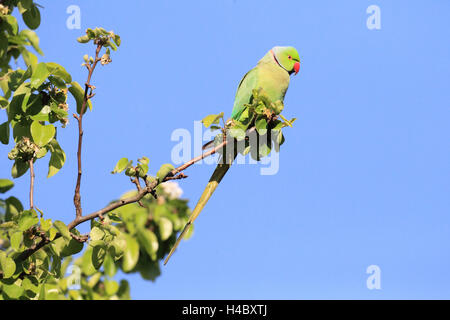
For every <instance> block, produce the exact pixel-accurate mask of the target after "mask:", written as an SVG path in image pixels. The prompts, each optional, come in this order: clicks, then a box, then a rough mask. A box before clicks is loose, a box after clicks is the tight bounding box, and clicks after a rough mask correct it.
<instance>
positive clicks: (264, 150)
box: [259, 143, 270, 158]
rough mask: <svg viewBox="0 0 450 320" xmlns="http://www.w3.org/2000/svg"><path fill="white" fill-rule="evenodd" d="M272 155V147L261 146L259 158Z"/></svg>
mask: <svg viewBox="0 0 450 320" xmlns="http://www.w3.org/2000/svg"><path fill="white" fill-rule="evenodd" d="M269 153H270V146H269V145H267V144H265V143H264V144H262V145H261V146H259V157H260V158H263V157H266V156H268V155H269Z"/></svg>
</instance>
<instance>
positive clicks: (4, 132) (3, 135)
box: [0, 121, 9, 144]
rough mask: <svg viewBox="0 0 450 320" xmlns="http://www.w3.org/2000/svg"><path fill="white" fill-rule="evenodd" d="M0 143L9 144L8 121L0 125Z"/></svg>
mask: <svg viewBox="0 0 450 320" xmlns="http://www.w3.org/2000/svg"><path fill="white" fill-rule="evenodd" d="M0 141H1V143H3V144H8V143H9V123H8V121H6V122H3V123H2V124H0Z"/></svg>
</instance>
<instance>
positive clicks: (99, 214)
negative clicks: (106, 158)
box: [19, 128, 254, 261]
mask: <svg viewBox="0 0 450 320" xmlns="http://www.w3.org/2000/svg"><path fill="white" fill-rule="evenodd" d="M253 130H254V128H252V129H250V130H249V132H251V131H253ZM227 143H228V140H224V141H223V142H222V143H220V144H219V145H217V146H216V147H215V148H213V149H211V150H209V151H208V152H204V153H202V154H201V155H199V156H198V157H195V158H193V159H191V160H189V161H188V162H186V163H184V164H182V165H181V166H179V167H177V168H175V169H173V170H172V171H171V172H169V174H167V176H166V177H164V178H163V179H162V180H161V181H159V180H157V179H156V180H154V181H152V182H151V183H147V182H146V187H145V188H143V187H141V186H140V184H139V186H140V190H139V189H138V193H137V194H135V195H134V196H131V197H128V198H125V199H121V200H118V201H115V202H112V203H110V204H109V205H107V206H106V207H104V208H102V209H100V210H97V211H94V212H92V213H90V214H88V215H86V216H81V215H80V216H78V215H77V216H76V218H75V219H74V220H73V221H72V222H70V223H69V224H68V225H67V227H68V228H69V230H72V229H73V228H75V227H76V226H78V225H79V224H81V223H83V222H86V221H89V220H92V219H95V218H103V215H104V214H106V213H108V212H111V211H112V210H115V209H117V208H120V207H122V206H125V205H127V204H130V203H134V202H139V201H140V200H141V199H142V198H143V197H145V196H146V195H147V194H154V193H155V188H156V187H157V186H158V185H159V184H161V183H163V182H166V181H170V180H175V179H184V178H187V176H186V175H185V174H184V173H183V172H181V171H183V170H185V169H187V168H189V167H190V166H192V165H193V164H195V163H196V162H199V161H200V160H202V159H204V158H206V157H209V156H211V155H213V154H215V153H216V152H217V151H218V150H220V149H221V148H223V147H224V146H226V145H227ZM60 236H61V235H60V234H57V235H56V236H55V238H54V239H53V240H55V239H58V238H59V237H60ZM72 237H73V236H72ZM74 239H76V238H74ZM76 240H81V239H76ZM82 240H83V241H86V240H87V239H86V238H84V237H83V238H82ZM50 242H51V241H50V240H49V239H48V238H47V237H43V238H42V240H41V241H40V242H39V243H36V244H35V245H33V246H32V247H30V248H28V249H27V250H25V251H23V252H22V253H21V254H20V256H19V260H22V261H23V260H25V259H27V258H28V257H30V256H31V255H32V254H33V253H35V252H36V251H38V250H39V249H41V248H42V247H44V246H45V245H47V244H48V243H50Z"/></svg>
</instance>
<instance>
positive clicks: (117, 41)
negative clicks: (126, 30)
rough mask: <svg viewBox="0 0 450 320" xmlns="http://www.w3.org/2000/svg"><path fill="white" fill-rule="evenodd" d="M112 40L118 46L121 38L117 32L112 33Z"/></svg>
mask: <svg viewBox="0 0 450 320" xmlns="http://www.w3.org/2000/svg"><path fill="white" fill-rule="evenodd" d="M113 40H114V42H115V43H116V44H117V46H118V47H120V44H121V43H122V40H121V39H120V36H119V35H118V34H115V35H114V37H113Z"/></svg>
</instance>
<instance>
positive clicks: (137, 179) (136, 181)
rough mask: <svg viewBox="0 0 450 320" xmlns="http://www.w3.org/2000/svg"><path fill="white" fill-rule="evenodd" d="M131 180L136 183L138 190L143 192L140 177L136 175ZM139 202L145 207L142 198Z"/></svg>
mask: <svg viewBox="0 0 450 320" xmlns="http://www.w3.org/2000/svg"><path fill="white" fill-rule="evenodd" d="M131 182H133V183H134V184H135V185H136V188H137V190H138V192H141V190H142V187H141V183H140V182H139V177H135V178H134V179H131ZM138 204H139V205H140V206H141V207H144V204H143V203H142V201H141V200H139V201H138Z"/></svg>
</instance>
